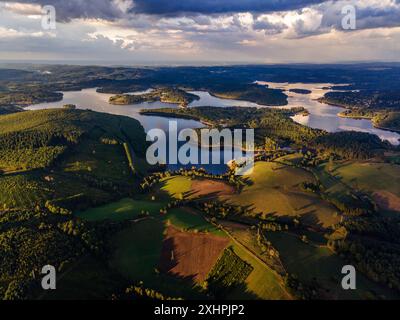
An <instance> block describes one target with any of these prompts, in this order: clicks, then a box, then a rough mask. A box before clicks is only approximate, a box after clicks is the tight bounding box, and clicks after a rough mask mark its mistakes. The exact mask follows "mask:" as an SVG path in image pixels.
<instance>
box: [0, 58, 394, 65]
mask: <svg viewBox="0 0 400 320" xmlns="http://www.w3.org/2000/svg"><path fill="white" fill-rule="evenodd" d="M371 64H372V65H375V64H382V65H383V64H384V65H391V64H393V65H397V64H400V60H399V61H377V60H371V61H332V62H275V63H272V62H271V63H261V62H251V61H240V62H239V61H238V62H225V63H224V62H222V61H215V62H210V61H183V62H178V61H165V62H156V61H154V62H149V61H147V62H128V61H127V62H118V63H117V62H114V61H101V60H99V61H86V60H6V59H0V67H2V66H7V65H31V66H34V65H75V66H86V67H87V66H101V67H229V66H232V67H233V66H280V65H282V66H291V65H292V66H301V65H304V66H307V65H309V66H313V65H314V66H319V65H320V66H325V65H371Z"/></svg>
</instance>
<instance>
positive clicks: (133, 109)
mask: <svg viewBox="0 0 400 320" xmlns="http://www.w3.org/2000/svg"><path fill="white" fill-rule="evenodd" d="M147 92H149V90H146V91H143V92H140V93H147ZM63 93H64V98H63V100H62V101H58V102H50V103H40V104H35V105H32V106H30V107H28V108H27V109H29V110H39V109H49V108H62V106H63V105H65V104H74V105H76V106H77V108H79V109H91V110H93V111H98V112H105V113H111V114H116V115H121V116H128V117H131V118H135V119H137V120H139V121H140V123H141V124H142V126H143V127H144V129H145V130H146V132H147V131H149V130H150V129H153V128H159V129H162V130H164V131H168V123H169V120H171V119H170V118H163V117H153V116H142V115H140V114H139V112H140V110H141V109H157V108H177V107H178V106H177V105H174V104H169V103H162V102H144V103H139V104H135V105H123V106H121V105H112V104H109V103H108V100H109V98H110V97H111V96H113V94H107V93H98V92H96V89H95V88H92V89H83V90H82V91H69V92H63ZM131 94H132V93H131ZM137 94H139V93H137ZM174 120H175V119H174ZM202 127H204V125H203V124H202V123H200V122H198V121H194V120H186V119H179V121H178V129H179V130H182V129H185V128H202Z"/></svg>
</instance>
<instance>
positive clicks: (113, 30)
mask: <svg viewBox="0 0 400 320" xmlns="http://www.w3.org/2000/svg"><path fill="white" fill-rule="evenodd" d="M0 42H1V44H2V50H1V51H0V59H1V60H12V61H20V62H23V61H33V62H36V63H40V62H41V61H52V63H58V62H60V61H62V63H64V62H66V61H68V63H70V64H80V63H82V62H84V64H85V65H86V64H87V63H88V62H90V63H89V64H93V63H94V64H105V65H116V64H117V65H120V64H121V63H122V64H128V65H142V66H143V65H149V66H154V65H179V66H181V65H221V64H222V65H227V64H229V65H237V64H295V63H301V64H304V63H307V64H311V63H312V64H314V63H318V64H332V63H339V62H340V63H347V62H348V61H357V62H370V61H388V62H392V61H399V62H400V47H399V43H400V2H399V1H398V0H362V1H357V0H335V1H332V0H323V1H316V0H301V1H292V0H279V1H278V0H270V1H265V0H213V1H203V2H198V1H194V0H186V1H184V2H182V1H181V0H169V1H168V4H166V3H165V2H163V0H115V1H110V0H85V1H73V2H72V1H60V0H13V1H2V0H0ZM10 58H12V59H10Z"/></svg>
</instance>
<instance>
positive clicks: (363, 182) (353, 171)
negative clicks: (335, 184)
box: [333, 162, 400, 212]
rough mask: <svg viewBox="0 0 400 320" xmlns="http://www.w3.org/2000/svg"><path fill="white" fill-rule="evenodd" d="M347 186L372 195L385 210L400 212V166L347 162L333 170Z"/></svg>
mask: <svg viewBox="0 0 400 320" xmlns="http://www.w3.org/2000/svg"><path fill="white" fill-rule="evenodd" d="M333 174H334V175H335V176H336V177H337V178H339V179H341V181H343V182H344V183H345V184H347V185H349V186H351V187H354V188H356V189H360V190H363V191H366V192H367V193H369V194H371V195H372V197H373V198H374V200H375V201H376V202H377V204H378V206H380V207H381V208H382V209H383V210H387V211H397V212H400V166H399V165H397V164H389V163H376V162H345V163H341V164H338V165H336V166H335V167H334V169H333Z"/></svg>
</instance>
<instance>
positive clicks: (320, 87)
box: [27, 82, 400, 174]
mask: <svg viewBox="0 0 400 320" xmlns="http://www.w3.org/2000/svg"><path fill="white" fill-rule="evenodd" d="M257 83H258V84H260V85H266V86H268V87H269V88H276V89H282V90H284V91H285V94H286V95H288V105H287V106H284V107H283V108H292V107H300V106H301V107H305V108H306V109H307V110H308V111H309V113H310V115H308V116H302V115H296V116H294V117H293V120H294V121H296V122H298V123H301V124H303V125H306V126H309V127H312V128H318V129H324V130H326V131H328V132H336V131H343V130H354V131H362V132H369V133H373V134H376V135H377V136H379V137H380V138H381V139H385V140H388V141H389V142H391V143H392V144H395V145H398V144H399V139H400V135H399V134H398V133H395V132H391V131H385V130H381V129H377V128H374V127H373V125H372V123H371V121H369V120H365V119H364V120H356V119H349V118H340V117H339V116H338V115H337V114H338V113H339V112H341V111H343V108H340V107H335V106H331V105H327V104H324V103H320V102H318V101H316V99H318V98H320V97H323V96H324V94H325V93H326V92H329V91H331V90H329V89H326V88H329V87H331V86H332V84H326V83H319V84H304V83H291V84H288V83H273V82H257ZM290 89H307V90H310V91H311V94H298V93H293V92H289V90H290ZM149 91H150V90H146V91H143V92H133V93H132V92H131V94H140V93H146V92H149ZM191 93H193V94H196V95H198V96H199V97H200V100H197V101H194V102H192V103H191V104H190V105H189V107H198V106H215V107H230V106H240V107H256V108H263V107H265V106H262V105H259V104H256V103H253V102H248V101H240V100H231V99H221V98H217V97H214V96H211V95H210V94H209V93H208V92H205V91H191ZM63 94H64V97H63V100H62V101H58V102H50V103H40V104H36V105H32V106H30V107H28V108H27V109H29V110H39V109H48V108H62V107H63V105H65V104H74V105H76V106H77V108H79V109H91V110H94V111H98V112H105V113H111V114H116V115H124V116H128V117H132V118H135V119H137V120H139V121H140V123H141V124H142V125H143V127H144V129H145V130H146V132H147V131H149V130H150V129H153V128H159V129H162V130H164V131H166V132H168V128H169V122H170V121H171V120H173V121H177V124H178V131H180V130H182V129H185V128H193V129H196V128H203V127H204V125H203V124H202V123H201V122H199V121H194V120H186V119H174V118H164V117H155V116H143V115H140V113H139V112H140V110H141V109H156V108H178V106H177V105H175V104H168V103H162V102H145V103H140V104H135V105H123V106H121V105H111V104H109V103H108V100H109V98H110V97H111V96H112V94H105V93H98V92H96V89H95V88H91V89H83V90H81V91H69V92H63ZM274 108H275V107H274ZM221 156H222V155H221ZM210 157H212V154H211V155H210ZM227 160H231V159H227ZM226 162H227V161H221V163H222V164H221V165H208V166H205V167H206V169H207V170H208V171H210V172H213V173H216V174H219V173H223V172H225V170H226V165H225V164H224V163H226ZM179 167H182V165H171V166H170V169H177V168H179ZM203 167H204V166H203Z"/></svg>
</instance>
